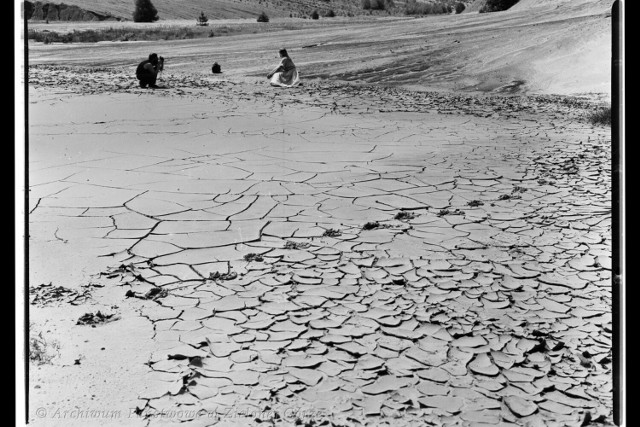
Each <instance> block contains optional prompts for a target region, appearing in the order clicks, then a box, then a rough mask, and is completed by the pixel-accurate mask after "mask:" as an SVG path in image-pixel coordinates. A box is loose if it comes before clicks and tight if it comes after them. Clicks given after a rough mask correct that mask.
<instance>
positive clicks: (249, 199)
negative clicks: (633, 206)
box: [29, 67, 612, 426]
mask: <svg viewBox="0 0 640 427" xmlns="http://www.w3.org/2000/svg"><path fill="white" fill-rule="evenodd" d="M128 78H129V77H128V76H126V74H124V73H121V74H118V73H117V72H113V71H100V70H97V71H95V72H93V73H90V74H89V73H85V72H84V71H83V70H82V69H75V70H74V69H72V68H66V69H58V68H55V67H32V68H31V69H30V85H31V87H32V91H33V94H32V97H33V100H32V104H31V107H30V108H31V111H32V112H33V113H32V114H33V119H32V121H31V124H30V125H31V133H30V138H31V141H30V149H31V150H32V152H31V153H30V164H29V167H30V174H31V176H32V180H31V184H32V185H31V187H30V201H31V210H30V213H29V221H30V225H31V229H32V233H31V234H32V235H31V239H32V244H33V245H35V246H34V249H33V251H32V252H34V253H36V254H38V253H39V252H38V251H39V249H38V248H40V247H41V246H39V245H42V246H46V245H54V246H55V247H57V248H58V250H59V251H63V250H65V245H70V244H73V243H74V241H76V242H79V243H78V245H80V246H79V247H83V246H82V245H84V247H92V248H94V250H96V251H97V252H99V253H96V258H98V257H100V259H101V260H103V261H105V260H106V262H107V263H108V264H109V266H108V268H105V269H103V270H101V271H94V273H95V278H94V281H99V282H100V283H102V284H104V285H105V289H110V291H111V292H113V293H117V294H118V295H121V297H122V300H123V301H124V300H125V299H126V297H125V294H127V293H128V295H130V296H131V295H139V296H142V295H149V296H152V297H154V296H155V298H147V300H145V299H144V298H129V299H128V301H129V303H130V304H133V305H134V306H135V307H136V309H137V310H138V311H139V315H140V316H142V317H143V318H145V319H146V321H148V322H149V323H150V324H152V326H153V331H154V334H153V337H152V343H151V346H152V347H153V348H154V351H153V352H151V353H150V354H148V363H147V367H148V370H147V373H146V375H144V376H143V377H141V378H136V379H135V382H134V384H133V385H132V387H136V388H137V389H136V391H137V394H138V396H139V398H140V401H141V402H142V403H141V404H140V406H139V407H138V408H137V414H138V416H139V417H140V418H141V419H142V420H144V422H145V424H146V425H148V426H159V425H166V424H169V425H171V424H177V423H178V422H186V423H187V425H212V424H213V423H214V422H222V424H217V425H253V424H259V423H260V422H273V423H275V424H276V425H280V424H283V425H289V424H296V423H298V424H299V423H303V424H304V423H307V422H308V423H310V424H308V425H359V424H361V423H368V424H385V425H416V424H420V425H474V426H480V425H531V426H538V425H540V426H543V425H544V426H546V425H571V426H573V425H575V426H580V425H592V424H595V425H597V424H602V423H604V424H608V423H610V422H611V396H612V395H611V390H612V378H611V314H610V311H611V289H610V281H611V270H610V269H611V258H610V252H611V205H610V198H609V194H610V190H611V188H610V170H609V167H608V165H609V162H610V151H609V145H610V132H609V130H608V129H604V128H598V127H593V126H592V125H590V124H588V123H587V122H586V121H585V120H584V119H583V117H584V114H585V111H586V108H587V107H588V106H589V103H588V101H587V100H584V99H582V100H581V99H577V100H576V99H573V100H572V99H564V98H554V97H480V96H472V95H452V94H436V93H412V92H407V91H402V90H400V89H384V88H374V87H368V86H360V87H357V86H346V85H340V84H331V83H322V84H321V83H307V84H306V85H305V86H303V87H301V88H298V89H295V90H291V91H279V90H273V89H270V88H266V87H264V84H262V86H261V85H258V84H255V83H252V82H249V83H242V82H240V83H233V82H225V81H220V82H212V81H208V80H206V79H202V80H194V79H192V78H189V77H180V76H170V77H167V79H169V82H170V83H171V84H170V86H171V87H174V88H175V89H167V90H165V91H156V92H150V91H145V90H142V89H138V88H135V87H132V86H130V85H128V84H127V83H124V82H125V81H126V80H127V79H128ZM85 79H90V80H91V82H92V84H91V85H90V87H86V85H85V84H86V80H85ZM54 81H55V86H52V85H51V82H54ZM118 82H123V85H122V86H118ZM87 91H89V92H90V93H87ZM62 109H63V110H62ZM60 111H64V113H60ZM62 152H64V153H62ZM61 153H62V154H61ZM366 224H377V226H368V227H365V225H366ZM95 248H97V249H95ZM34 256H35V255H34ZM117 322H118V321H116V322H115V323H117ZM96 331H99V329H96ZM96 333H97V332H96ZM179 410H180V411H183V412H181V414H182V415H181V418H180V419H179V420H178V419H175V418H173V419H171V418H163V417H158V416H155V415H157V414H158V413H161V412H162V411H179ZM198 411H203V412H198ZM203 413H206V414H208V415H207V416H201V414H203ZM212 413H213V414H214V415H213V417H212V415H211V414H212ZM229 414H234V415H235V416H233V417H231V416H228V415H229Z"/></svg>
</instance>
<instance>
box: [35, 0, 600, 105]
mask: <svg viewBox="0 0 640 427" xmlns="http://www.w3.org/2000/svg"><path fill="white" fill-rule="evenodd" d="M609 3H610V2H606V1H584V2H579V3H577V4H574V3H563V4H562V5H560V6H558V7H557V8H556V7H553V8H549V7H545V6H544V5H541V7H535V8H531V9H526V8H519V9H517V10H513V11H506V12H499V13H491V14H462V15H451V16H431V17H426V18H418V19H412V18H386V19H382V18H381V19H372V20H371V21H369V22H359V23H350V22H348V21H332V23H331V24H330V26H328V27H323V26H321V25H318V24H315V25H314V26H313V27H309V28H305V29H301V30H293V31H280V32H270V33H268V34H255V35H251V34H247V35H239V36H226V37H214V38H212V39H195V40H183V41H166V42H133V43H131V42H130V43H123V42H113V43H111V42H103V43H97V44H87V45H84V44H78V45H74V46H65V45H46V46H45V45H42V44H30V63H32V64H57V65H87V66H98V67H129V69H132V68H133V66H134V65H135V64H136V63H137V62H138V61H139V60H140V58H143V57H145V56H146V55H147V54H148V53H149V52H151V51H155V52H158V53H160V54H162V55H164V56H165V58H167V70H170V72H173V73H188V74H191V75H205V74H208V72H209V70H210V66H211V63H213V62H214V61H217V62H218V63H220V64H221V65H222V68H223V71H224V72H225V75H227V76H230V77H231V76H233V77H234V78H237V77H247V76H261V75H264V74H266V71H267V70H268V69H269V68H270V67H272V66H273V64H274V62H276V61H277V58H276V51H277V49H278V48H280V47H281V46H284V47H287V49H288V50H289V53H290V55H291V57H292V58H293V60H294V62H295V63H296V64H297V65H298V67H299V70H300V73H301V74H302V76H304V77H305V78H314V77H322V78H330V79H339V80H348V81H364V82H371V83H386V84H401V85H406V86H410V87H413V88H418V89H419V88H423V89H425V88H428V89H445V90H472V91H476V90H478V91H503V92H504V91H507V92H521V91H524V92H528V93H556V94H576V93H587V92H598V93H605V94H606V93H609V92H610V61H609V58H610V56H611V54H610V44H611V18H610V11H609ZM335 22H338V24H336V23H335ZM341 22H342V23H343V25H340V23H341ZM187 25H190V24H187ZM256 25H257V23H256ZM212 29H214V31H215V26H212ZM69 49H72V51H73V55H70V54H69Z"/></svg>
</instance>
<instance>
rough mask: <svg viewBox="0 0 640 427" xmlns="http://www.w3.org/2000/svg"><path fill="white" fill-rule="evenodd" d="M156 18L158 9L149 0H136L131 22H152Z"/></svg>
mask: <svg viewBox="0 0 640 427" xmlns="http://www.w3.org/2000/svg"><path fill="white" fill-rule="evenodd" d="M158 19H160V18H158V10H157V9H156V8H155V6H154V5H153V4H152V3H151V0H136V10H135V11H134V12H133V22H154V21H157V20H158Z"/></svg>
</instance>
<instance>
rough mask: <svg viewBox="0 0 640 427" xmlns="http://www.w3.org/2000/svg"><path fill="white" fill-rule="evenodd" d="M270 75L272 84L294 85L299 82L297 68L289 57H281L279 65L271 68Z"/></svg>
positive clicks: (281, 85)
mask: <svg viewBox="0 0 640 427" xmlns="http://www.w3.org/2000/svg"><path fill="white" fill-rule="evenodd" d="M272 73H273V76H272V77H271V85H272V86H280V87H294V86H296V85H298V84H299V83H300V76H299V75H298V70H297V69H296V66H295V65H294V64H293V61H292V60H291V58H289V57H286V56H285V57H284V58H282V61H280V65H278V67H276V69H275V70H273V72H272Z"/></svg>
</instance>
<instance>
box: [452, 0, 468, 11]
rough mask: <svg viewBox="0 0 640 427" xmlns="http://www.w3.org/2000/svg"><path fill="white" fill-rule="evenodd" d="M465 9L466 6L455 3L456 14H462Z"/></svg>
mask: <svg viewBox="0 0 640 427" xmlns="http://www.w3.org/2000/svg"><path fill="white" fill-rule="evenodd" d="M465 9H466V6H465V5H464V3H462V2H458V3H456V6H455V10H456V13H462V12H463V11H464V10H465Z"/></svg>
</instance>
